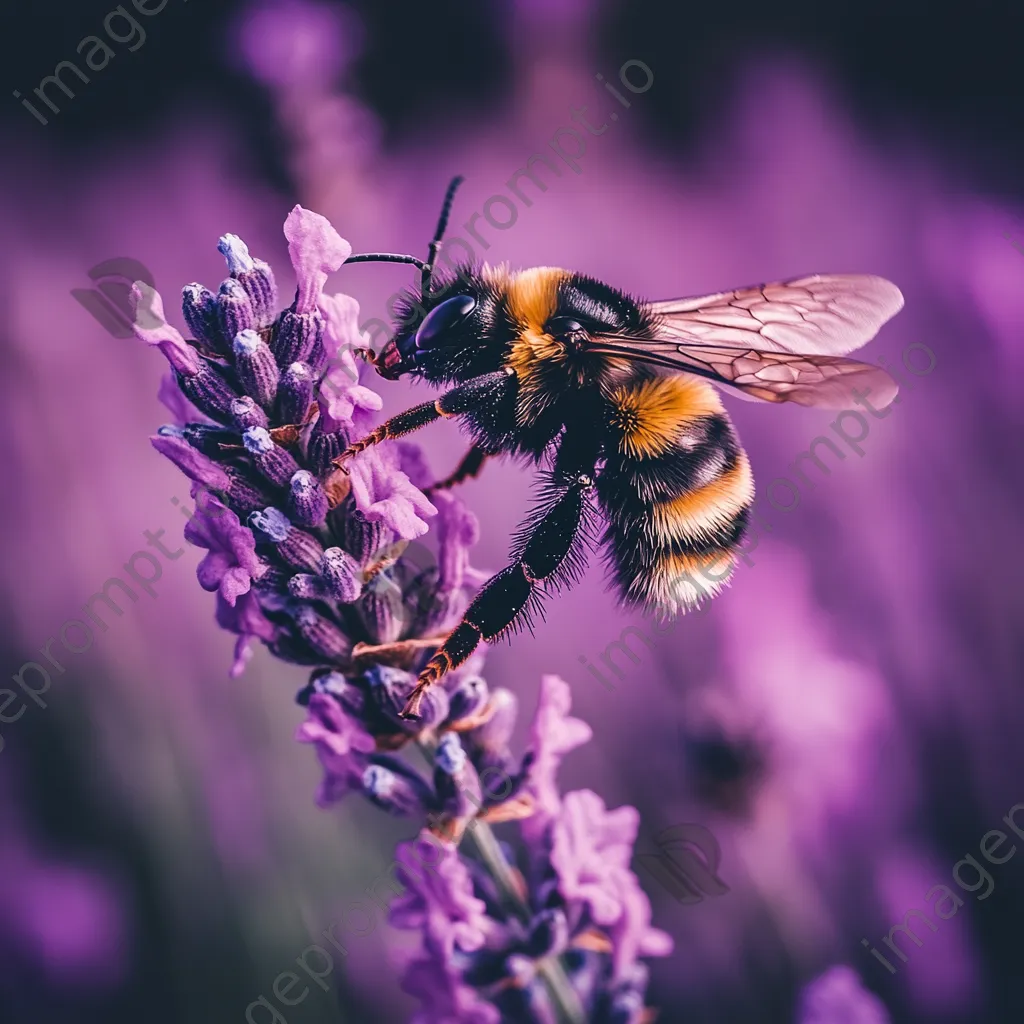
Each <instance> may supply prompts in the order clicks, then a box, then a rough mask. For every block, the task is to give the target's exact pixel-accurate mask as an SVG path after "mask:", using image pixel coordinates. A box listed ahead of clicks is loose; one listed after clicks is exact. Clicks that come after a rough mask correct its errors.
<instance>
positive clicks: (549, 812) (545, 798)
mask: <svg viewBox="0 0 1024 1024" xmlns="http://www.w3.org/2000/svg"><path fill="white" fill-rule="evenodd" d="M571 707H572V691H571V690H570V689H569V685H568V683H566V682H565V681H564V680H563V679H560V678H559V677H558V676H554V675H547V676H544V677H542V679H541V682H540V696H539V698H538V701H537V711H536V713H535V715H534V718H533V723H532V724H531V726H530V762H531V763H530V769H529V777H528V783H527V786H528V789H529V791H530V793H531V794H532V795H533V798H534V803H535V806H536V811H535V813H534V815H533V817H532V818H528V819H527V820H526V821H524V822H523V834H524V835H525V836H526V837H527V839H528V841H534V840H536V839H538V838H539V837H540V834H541V833H542V832H543V831H544V829H545V828H546V827H547V825H548V823H549V822H550V821H551V819H552V818H554V817H556V816H557V815H558V814H559V810H560V808H561V798H560V797H559V793H558V783H557V781H556V779H555V776H556V775H557V773H558V768H559V766H560V765H561V763H562V758H563V757H565V755H566V754H568V753H569V752H570V751H572V750H575V749H576V748H577V747H579V746H581V745H582V744H584V743H586V742H587V741H588V740H589V739H590V738H591V737H592V736H593V730H592V729H591V728H590V726H589V725H587V723H586V722H584V721H583V720H582V719H579V718H571V717H570V716H569V710H570V708H571Z"/></svg>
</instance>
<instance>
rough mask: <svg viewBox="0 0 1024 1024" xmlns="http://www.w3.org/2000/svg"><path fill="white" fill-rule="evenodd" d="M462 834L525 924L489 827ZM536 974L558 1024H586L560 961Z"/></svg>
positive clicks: (424, 748)
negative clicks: (471, 841)
mask: <svg viewBox="0 0 1024 1024" xmlns="http://www.w3.org/2000/svg"><path fill="white" fill-rule="evenodd" d="M416 745H417V746H418V747H419V748H420V752H421V753H422V754H423V756H424V757H425V758H426V760H427V762H428V763H429V764H431V765H433V763H434V758H433V747H431V746H430V745H429V744H427V743H425V742H424V741H423V740H417V741H416ZM466 831H467V832H468V833H469V834H470V835H471V836H472V837H473V841H474V843H475V844H476V848H477V852H478V853H479V854H480V860H481V861H482V862H483V864H484V866H485V867H486V868H487V869H488V870H489V871H490V873H491V875H492V876H493V877H494V880H495V882H497V884H498V888H499V890H500V891H501V894H502V895H503V896H504V898H505V901H506V903H508V904H509V905H510V906H511V907H512V908H513V909H514V910H515V912H516V915H517V916H518V917H519V918H520V919H521V920H523V921H524V922H528V921H529V920H530V909H529V907H527V906H526V904H525V903H524V902H523V900H522V897H521V896H520V895H519V888H518V886H517V885H516V879H515V875H513V873H512V867H511V865H510V864H509V862H508V861H507V860H505V855H504V853H502V851H501V845H500V844H499V843H498V840H497V838H496V837H495V835H494V832H493V831H492V830H491V826H490V825H488V824H486V823H485V822H483V821H481V820H480V819H479V818H476V819H474V820H473V822H472V824H471V827H470V828H468V829H467V830H466ZM537 973H538V974H539V975H540V977H541V980H542V981H543V982H544V985H545V987H546V988H547V990H548V995H550V997H551V1002H552V1005H553V1006H554V1007H555V1010H556V1012H557V1014H558V1018H559V1021H560V1024H586V1015H585V1014H584V1012H583V1007H582V1006H581V1005H580V1001H579V998H578V996H577V995H576V990H575V989H574V988H573V987H572V983H571V982H570V981H569V978H568V975H567V974H566V973H565V968H564V967H563V965H562V961H561V959H560V958H559V957H546V958H545V959H543V960H540V961H538V963H537Z"/></svg>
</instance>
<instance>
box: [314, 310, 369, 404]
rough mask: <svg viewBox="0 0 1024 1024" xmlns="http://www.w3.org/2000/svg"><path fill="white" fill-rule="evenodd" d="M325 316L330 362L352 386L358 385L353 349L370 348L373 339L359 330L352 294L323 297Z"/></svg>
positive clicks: (357, 313) (325, 339)
mask: <svg viewBox="0 0 1024 1024" xmlns="http://www.w3.org/2000/svg"><path fill="white" fill-rule="evenodd" d="M319 306H320V312H321V313H322V314H323V317H324V350H325V351H326V352H327V356H328V358H329V359H330V361H331V362H332V363H333V364H334V365H335V366H336V367H338V368H339V369H340V370H342V372H343V373H344V374H345V376H346V377H347V378H348V379H349V380H350V381H351V382H352V383H353V384H357V383H359V368H358V366H357V364H356V359H355V356H354V355H353V350H354V349H361V348H365V349H368V348H370V347H371V346H370V338H369V336H368V335H365V334H363V333H362V331H360V330H359V303H358V302H357V301H356V300H355V299H353V298H352V296H351V295H343V294H341V293H340V292H339V293H338V294H337V295H321V296H320V302H319Z"/></svg>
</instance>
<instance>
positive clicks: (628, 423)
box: [611, 376, 722, 459]
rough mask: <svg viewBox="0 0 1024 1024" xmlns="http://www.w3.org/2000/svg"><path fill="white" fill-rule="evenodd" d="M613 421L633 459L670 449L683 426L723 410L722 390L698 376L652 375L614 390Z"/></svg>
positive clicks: (648, 456) (623, 444) (623, 451)
mask: <svg viewBox="0 0 1024 1024" xmlns="http://www.w3.org/2000/svg"><path fill="white" fill-rule="evenodd" d="M611 400H612V404H613V406H614V409H615V412H614V413H613V417H612V421H613V423H614V424H615V425H617V426H618V427H619V429H620V430H621V431H622V437H621V440H620V441H619V449H620V450H621V452H622V453H623V455H626V456H628V457H629V458H632V459H653V458H656V457H657V456H659V455H662V454H664V453H665V452H667V451H668V450H669V449H670V448H671V447H672V446H673V443H674V442H675V439H676V438H677V437H678V435H679V429H680V427H682V426H684V425H685V424H687V423H691V422H693V420H697V419H700V418H701V417H703V416H709V415H712V414H714V413H718V412H721V411H722V403H721V401H720V400H719V398H718V393H717V392H716V391H715V389H714V388H713V387H711V385H709V384H705V383H704V382H703V381H700V380H697V379H696V378H694V377H683V376H678V377H652V378H650V379H649V380H645V381H643V382H641V383H639V384H636V385H634V386H632V387H626V388H618V389H616V390H615V391H613V392H612V394H611Z"/></svg>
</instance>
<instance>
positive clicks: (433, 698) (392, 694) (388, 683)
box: [364, 665, 448, 732]
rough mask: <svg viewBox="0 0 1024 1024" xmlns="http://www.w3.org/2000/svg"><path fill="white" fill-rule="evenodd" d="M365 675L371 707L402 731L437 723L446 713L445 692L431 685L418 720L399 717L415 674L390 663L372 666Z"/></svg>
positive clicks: (414, 680)
mask: <svg viewBox="0 0 1024 1024" xmlns="http://www.w3.org/2000/svg"><path fill="white" fill-rule="evenodd" d="M364 678H365V679H366V682H367V684H368V685H369V688H370V698H371V700H372V701H373V704H374V706H375V707H376V708H377V709H378V710H379V711H380V713H381V714H382V715H383V717H384V718H385V719H386V720H387V721H388V722H389V723H390V724H391V725H392V726H393V727H395V728H396V729H400V730H401V731H402V732H418V731H419V730H420V729H423V728H426V727H427V726H430V725H437V724H439V723H440V722H443V721H444V719H445V716H446V715H447V714H448V694H447V693H445V690H444V687H443V686H432V687H431V688H430V689H429V690H427V692H426V694H425V695H424V697H423V703H422V704H421V705H420V715H421V718H420V720H419V721H416V722H409V721H407V720H406V719H404V718H402V717H400V712H401V711H402V709H403V708H404V707H405V704H406V701H407V700H408V699H409V694H410V693H412V691H413V687H414V686H415V685H416V677H415V676H413V675H412V674H410V673H409V672H403V671H402V670H401V669H399V668H392V667H391V666H390V665H374V666H373V667H372V668H370V669H367V671H366V673H365V675H364Z"/></svg>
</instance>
